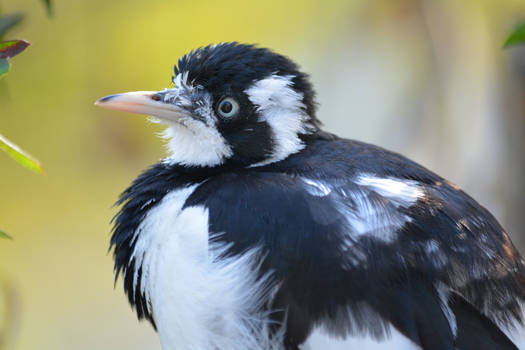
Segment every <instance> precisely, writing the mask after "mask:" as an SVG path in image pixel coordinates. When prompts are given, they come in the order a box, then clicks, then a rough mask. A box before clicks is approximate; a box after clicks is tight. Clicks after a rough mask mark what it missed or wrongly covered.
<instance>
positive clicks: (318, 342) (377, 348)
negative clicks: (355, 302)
mask: <svg viewBox="0 0 525 350" xmlns="http://www.w3.org/2000/svg"><path fill="white" fill-rule="evenodd" d="M386 333H387V334H386V335H385V337H384V338H383V339H374V338H372V337H371V336H361V337H359V336H347V337H346V338H341V337H335V336H333V335H330V334H329V333H328V332H327V331H326V330H325V329H323V328H317V329H315V330H314V331H313V332H312V334H311V335H310V337H308V339H307V340H306V342H305V344H304V345H302V346H300V347H299V348H300V349H301V350H318V349H325V350H350V349H358V350H421V348H420V347H419V346H417V345H416V344H414V343H413V342H412V341H411V340H410V339H408V338H407V337H406V336H404V335H403V334H401V333H400V332H399V331H398V330H397V329H395V328H394V327H392V326H389V327H388V329H387V332H386Z"/></svg>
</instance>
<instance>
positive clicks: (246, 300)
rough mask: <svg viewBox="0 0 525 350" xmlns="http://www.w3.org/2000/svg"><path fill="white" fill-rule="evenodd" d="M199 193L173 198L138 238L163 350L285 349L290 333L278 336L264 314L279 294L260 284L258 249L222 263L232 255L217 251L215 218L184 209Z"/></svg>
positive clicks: (198, 210)
mask: <svg viewBox="0 0 525 350" xmlns="http://www.w3.org/2000/svg"><path fill="white" fill-rule="evenodd" d="M197 187H198V185H194V186H190V187H187V188H183V189H179V190H175V191H173V192H171V193H169V194H167V195H166V196H165V197H164V199H163V200H162V202H161V203H159V204H158V206H157V207H155V208H153V209H151V210H150V212H149V213H148V215H147V217H146V218H145V220H144V221H143V223H142V224H141V225H140V227H139V229H138V230H137V233H136V240H137V243H136V248H135V252H134V257H135V258H136V259H137V264H136V268H137V271H138V269H139V268H140V267H142V279H141V287H142V290H141V291H142V292H143V293H144V294H145V296H146V298H147V300H148V304H149V307H150V308H151V311H152V314H153V318H154V320H155V323H156V325H157V330H158V333H159V337H160V341H161V344H162V348H163V350H196V349H231V350H246V349H261V350H278V349H281V347H282V345H281V344H282V339H283V331H284V330H282V331H280V332H277V335H275V336H271V335H270V331H269V325H270V322H271V321H270V320H269V317H268V314H267V313H266V312H264V311H261V310H262V309H263V304H264V302H265V301H266V300H268V297H269V295H270V294H271V290H270V289H271V288H270V287H271V286H270V283H269V276H265V277H263V278H261V279H257V276H258V273H257V269H258V266H259V264H260V258H261V256H260V254H259V251H258V249H252V250H249V251H247V252H245V253H244V254H242V255H240V256H234V257H230V258H219V256H221V253H223V252H224V250H225V249H226V248H227V247H224V246H219V245H217V244H210V243H209V235H210V233H209V232H208V210H207V209H206V208H204V207H202V206H194V207H188V208H184V209H183V205H184V203H185V201H186V199H187V198H188V197H189V196H190V195H191V193H193V191H194V190H195V189H196V188H197ZM137 271H136V272H135V274H136V275H135V276H136V277H135V279H138V277H137V276H138V272H137ZM135 288H136V284H135Z"/></svg>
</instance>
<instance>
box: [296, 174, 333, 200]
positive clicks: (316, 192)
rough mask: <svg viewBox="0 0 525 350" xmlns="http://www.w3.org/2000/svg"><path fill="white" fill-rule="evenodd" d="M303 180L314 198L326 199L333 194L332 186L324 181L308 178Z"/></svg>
mask: <svg viewBox="0 0 525 350" xmlns="http://www.w3.org/2000/svg"><path fill="white" fill-rule="evenodd" d="M302 180H303V182H304V183H305V184H306V186H305V189H306V191H307V192H308V193H309V194H311V195H312V196H316V197H325V196H328V195H329V194H330V192H332V189H331V188H330V186H329V185H328V184H327V183H325V182H323V181H316V180H312V179H308V178H302Z"/></svg>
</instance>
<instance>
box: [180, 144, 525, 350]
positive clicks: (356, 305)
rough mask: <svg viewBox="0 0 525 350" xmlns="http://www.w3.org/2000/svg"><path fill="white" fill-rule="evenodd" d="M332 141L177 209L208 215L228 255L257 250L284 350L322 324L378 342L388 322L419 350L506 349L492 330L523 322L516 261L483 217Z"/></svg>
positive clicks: (398, 166)
mask: <svg viewBox="0 0 525 350" xmlns="http://www.w3.org/2000/svg"><path fill="white" fill-rule="evenodd" d="M337 142H339V143H340V142H343V144H337ZM337 142H336V141H326V145H329V148H333V149H331V150H325V152H324V153H323V150H319V149H314V151H313V152H315V153H316V154H317V155H319V154H320V153H321V154H326V155H327V156H326V157H321V158H319V157H317V158H315V157H311V156H309V155H308V154H307V153H306V154H305V153H303V154H302V155H298V156H296V157H291V158H290V160H289V161H288V162H283V163H282V164H280V165H278V166H277V165H275V166H270V167H266V168H264V169H259V170H257V171H250V172H238V173H228V174H223V175H220V176H216V177H214V178H212V179H210V180H208V181H207V182H206V183H204V184H203V185H201V186H200V187H199V188H198V189H197V190H196V191H195V193H194V194H193V195H192V196H191V197H190V198H189V199H188V201H187V203H186V205H187V206H191V205H205V206H206V207H207V208H209V215H210V218H209V220H210V221H209V222H210V223H209V225H210V232H215V233H221V235H220V239H221V240H223V241H225V242H227V243H231V248H230V252H229V253H230V254H239V253H241V252H243V251H245V250H247V249H250V248H253V247H263V249H264V252H265V254H266V259H265V261H264V263H263V266H262V273H264V272H267V271H272V272H273V275H274V277H275V278H276V280H277V281H279V283H280V289H279V291H278V293H277V295H276V296H275V299H274V304H273V308H274V309H275V310H280V309H283V308H286V309H287V316H286V317H287V335H286V342H287V346H288V347H289V348H290V349H294V348H296V347H297V346H298V345H299V344H301V343H302V342H304V341H305V339H306V338H307V336H308V335H309V333H310V332H311V330H312V329H313V327H314V326H316V325H318V324H320V323H325V324H329V328H330V329H331V330H332V331H333V332H334V333H335V334H336V335H339V336H341V335H343V336H344V335H345V334H351V333H359V332H360V333H365V332H367V333H370V334H372V335H374V336H377V337H381V336H382V335H383V334H382V333H383V331H384V329H385V328H384V327H385V323H384V322H385V321H388V322H390V323H392V324H393V325H394V326H395V327H396V328H398V329H399V330H400V331H401V332H402V333H404V334H405V335H407V336H408V337H409V338H410V339H412V340H413V341H414V342H415V343H416V344H419V345H420V346H421V347H422V348H423V349H456V348H461V349H471V348H477V349H494V348H498V347H499V348H501V349H515V348H516V347H515V346H514V345H513V344H512V343H511V342H510V341H509V340H508V338H507V337H506V336H505V335H504V334H503V333H502V332H501V331H500V329H499V327H498V326H496V324H498V325H500V326H501V325H508V324H509V323H511V322H513V321H519V322H521V313H520V304H521V303H522V302H523V301H524V299H525V294H524V293H525V292H524V291H525V273H524V271H525V269H524V263H523V260H522V258H521V257H520V255H519V253H518V252H517V251H516V249H515V248H514V246H513V245H512V243H511V241H510V239H509V238H508V236H507V234H506V233H505V232H504V231H503V229H502V228H501V227H500V225H499V224H498V223H497V221H496V220H495V219H494V218H493V217H492V215H491V214H490V213H488V212H487V210H485V209H484V208H483V207H481V206H480V205H479V204H477V203H476V202H475V201H474V200H473V199H472V198H470V197H469V196H468V195H466V194H465V193H464V192H462V191H460V190H458V189H457V188H455V187H454V186H453V185H451V184H449V183H447V182H446V181H444V180H443V179H441V178H439V177H438V176H436V175H435V174H433V173H431V172H428V171H427V170H425V169H424V168H422V167H420V166H418V165H417V164H415V163H412V162H410V161H408V160H407V159H405V158H403V157H401V156H399V155H396V154H392V153H388V152H386V151H384V150H381V149H378V148H373V147H372V146H368V145H364V144H353V143H347V142H346V141H337ZM323 147H324V146H323ZM345 147H346V149H345ZM310 149H312V148H310ZM335 150H338V151H337V152H336V151H335ZM338 152H339V153H338ZM301 157H302V158H301ZM356 159H357V163H356ZM379 162H382V163H383V166H382V167H378V166H377V165H376V164H378V163H379ZM321 169H322V171H321ZM394 174H395V175H396V176H397V177H394ZM371 179H372V180H371ZM374 179H376V180H374ZM377 179H379V180H377ZM381 179H385V181H386V182H385V181H383V182H381ZM374 181H379V182H374ZM388 181H394V182H395V183H397V184H401V185H400V186H401V187H403V184H406V186H408V187H405V188H404V189H403V188H401V189H400V191H401V192H400V193H401V194H400V195H399V196H396V195H395V193H393V192H395V191H393V190H392V188H390V189H389V188H388V184H391V183H390V182H388ZM385 184H386V185H387V187H386V189H385V187H384V186H383V185H385ZM381 186H383V187H381ZM403 191H405V192H403ZM406 191H409V192H406ZM410 191H415V192H410ZM279 317H284V315H282V314H281V315H279V314H278V313H276V318H279ZM473 335H477V336H476V337H473ZM476 344H477V345H476ZM480 344H485V345H483V346H484V347H483V346H481V345H480ZM494 344H497V346H498V347H494V346H493V345H494ZM478 345H479V346H478Z"/></svg>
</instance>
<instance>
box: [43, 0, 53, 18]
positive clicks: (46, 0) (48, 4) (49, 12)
mask: <svg viewBox="0 0 525 350" xmlns="http://www.w3.org/2000/svg"><path fill="white" fill-rule="evenodd" d="M42 1H43V2H44V5H45V6H46V10H47V15H48V16H51V15H52V14H53V6H52V4H51V0H42Z"/></svg>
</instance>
